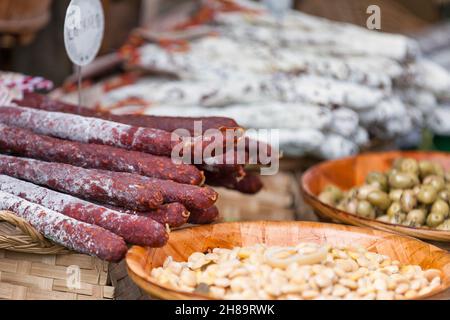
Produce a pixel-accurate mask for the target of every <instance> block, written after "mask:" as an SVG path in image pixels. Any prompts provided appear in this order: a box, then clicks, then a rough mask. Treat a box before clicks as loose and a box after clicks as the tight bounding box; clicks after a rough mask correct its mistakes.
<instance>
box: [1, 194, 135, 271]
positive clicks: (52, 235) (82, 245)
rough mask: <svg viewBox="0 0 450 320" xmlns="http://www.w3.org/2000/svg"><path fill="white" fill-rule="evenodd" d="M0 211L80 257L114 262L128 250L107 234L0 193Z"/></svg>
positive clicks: (13, 196) (116, 238) (96, 227)
mask: <svg viewBox="0 0 450 320" xmlns="http://www.w3.org/2000/svg"><path fill="white" fill-rule="evenodd" d="M0 210H9V211H12V212H14V213H15V214H16V215H17V216H19V217H21V218H23V219H24V220H26V221H27V222H28V223H30V224H31V225H32V226H33V227H34V228H35V229H36V230H37V231H39V232H40V233H42V234H43V235H44V236H45V237H46V238H48V239H50V240H52V241H53V242H55V243H57V244H60V245H62V246H64V247H67V248H69V249H72V250H75V251H77V252H80V253H84V254H89V255H92V256H96V257H98V258H100V259H103V260H107V261H114V262H117V261H120V260H121V259H122V258H123V257H124V256H125V254H126V252H127V249H128V248H127V245H126V244H125V241H124V240H123V239H122V238H121V237H119V236H118V235H115V234H114V233H112V232H110V231H108V230H105V229H103V228H100V227H98V226H94V225H90V224H87V223H85V222H81V221H78V220H75V219H73V218H70V217H67V216H65V215H63V214H61V213H58V212H56V211H53V210H50V209H47V208H45V207H43V206H40V205H37V204H34V203H32V202H29V201H27V200H24V199H22V198H20V197H17V196H15V195H12V194H10V193H6V192H3V191H0Z"/></svg>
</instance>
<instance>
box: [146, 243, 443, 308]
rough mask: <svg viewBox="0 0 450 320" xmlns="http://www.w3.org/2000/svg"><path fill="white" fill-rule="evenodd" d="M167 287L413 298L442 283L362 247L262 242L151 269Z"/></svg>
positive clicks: (300, 296) (214, 292) (238, 293)
mask: <svg viewBox="0 0 450 320" xmlns="http://www.w3.org/2000/svg"><path fill="white" fill-rule="evenodd" d="M150 275H151V277H152V279H153V280H154V281H155V282H157V283H159V284H160V285H162V286H166V287H168V288H171V289H174V290H179V291H185V292H190V293H200V294H205V295H208V296H210V297H211V298H214V299H296V300H311V299H314V300H322V299H352V300H355V299H368V300H396V299H411V298H416V297H419V296H422V295H426V294H427V293H430V292H432V291H433V290H434V289H436V288H437V287H439V286H440V285H441V282H442V279H441V271H440V270H437V269H428V270H423V269H422V268H421V267H420V266H418V265H402V264H401V263H400V262H399V261H397V260H392V259H391V258H390V257H388V256H386V255H382V254H378V253H374V252H370V251H368V250H366V249H364V248H362V247H338V246H329V245H319V244H316V243H310V242H301V243H299V244H297V245H296V246H267V245H262V244H256V245H253V246H248V247H234V248H232V249H226V248H214V249H212V250H210V251H208V252H205V253H202V252H194V253H192V254H191V255H190V256H189V258H188V260H187V261H181V262H177V261H175V260H173V258H172V257H171V256H169V257H167V258H166V260H165V261H164V264H163V265H162V266H161V267H158V268H154V269H152V270H151V274H150Z"/></svg>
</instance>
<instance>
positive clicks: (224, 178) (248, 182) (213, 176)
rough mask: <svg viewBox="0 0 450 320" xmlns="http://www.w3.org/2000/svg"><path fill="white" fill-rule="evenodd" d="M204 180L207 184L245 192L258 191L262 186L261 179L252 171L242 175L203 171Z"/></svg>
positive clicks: (253, 192)
mask: <svg viewBox="0 0 450 320" xmlns="http://www.w3.org/2000/svg"><path fill="white" fill-rule="evenodd" d="M205 176H206V182H207V183H208V184H209V185H212V186H217V187H225V188H228V189H232V190H236V191H239V192H242V193H246V194H255V193H258V192H259V191H260V190H261V189H262V188H263V186H264V185H263V183H262V181H261V179H260V178H259V177H258V176H257V175H254V174H252V173H248V172H246V173H245V176H244V177H236V176H233V175H228V174H222V173H220V172H219V173H217V172H208V171H205Z"/></svg>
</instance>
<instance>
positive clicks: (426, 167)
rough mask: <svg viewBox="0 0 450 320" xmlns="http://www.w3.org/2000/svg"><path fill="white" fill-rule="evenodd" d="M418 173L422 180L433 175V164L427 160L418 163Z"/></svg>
mask: <svg viewBox="0 0 450 320" xmlns="http://www.w3.org/2000/svg"><path fill="white" fill-rule="evenodd" d="M419 171H420V176H421V177H422V178H425V177H426V176H429V175H431V174H434V166H433V162H431V161H428V160H422V161H419Z"/></svg>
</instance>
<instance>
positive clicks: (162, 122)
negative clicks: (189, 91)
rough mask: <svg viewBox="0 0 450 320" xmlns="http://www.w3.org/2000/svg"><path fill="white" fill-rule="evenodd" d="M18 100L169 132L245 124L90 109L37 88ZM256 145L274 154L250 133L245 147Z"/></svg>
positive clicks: (36, 106)
mask: <svg viewBox="0 0 450 320" xmlns="http://www.w3.org/2000/svg"><path fill="white" fill-rule="evenodd" d="M14 103H16V104H18V105H19V106H23V107H29V108H34V109H41V110H46V111H53V112H63V113H72V114H79V115H82V116H86V117H95V118H101V119H104V120H109V121H114V122H119V123H123V124H128V125H132V126H137V127H146V128H154V129H160V130H164V131H167V132H172V131H175V130H177V129H185V130H188V131H189V132H190V134H191V135H193V136H195V135H198V134H199V133H200V134H203V133H204V132H205V131H206V130H208V129H219V130H224V129H235V130H236V129H238V128H241V127H240V126H239V125H238V124H237V122H236V121H235V120H233V119H231V118H227V117H170V116H152V115H131V114H130V115H116V114H113V113H110V112H103V111H98V110H93V109H89V108H86V107H81V108H80V107H79V106H76V105H73V104H68V103H64V102H60V101H57V100H52V99H50V98H48V97H47V96H44V95H40V94H37V93H33V92H26V93H24V98H23V99H22V100H14ZM195 121H201V122H202V130H200V132H197V131H196V130H195V126H194V125H195ZM253 146H256V148H257V149H258V150H264V151H265V152H266V153H267V156H268V157H270V156H271V153H272V150H271V147H270V146H269V145H267V144H265V143H263V142H261V141H252V140H251V139H249V138H248V137H246V138H245V150H246V151H247V152H249V150H250V149H251V148H253Z"/></svg>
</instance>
